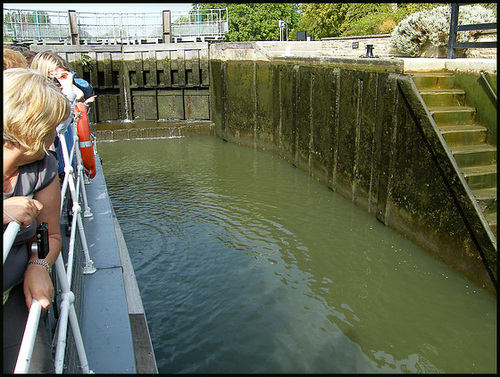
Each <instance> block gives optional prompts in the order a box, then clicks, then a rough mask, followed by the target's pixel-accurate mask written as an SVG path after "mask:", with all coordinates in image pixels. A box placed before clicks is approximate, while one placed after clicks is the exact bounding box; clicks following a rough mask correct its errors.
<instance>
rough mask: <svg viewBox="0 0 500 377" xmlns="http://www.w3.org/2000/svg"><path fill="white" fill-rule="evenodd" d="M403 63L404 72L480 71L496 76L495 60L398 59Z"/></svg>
mask: <svg viewBox="0 0 500 377" xmlns="http://www.w3.org/2000/svg"><path fill="white" fill-rule="evenodd" d="M399 60H402V61H403V63H404V72H405V73H406V72H436V71H455V72H463V73H477V74H479V73H480V72H481V71H483V72H485V73H489V74H493V75H496V74H497V60H496V59H469V58H456V59H442V58H399Z"/></svg>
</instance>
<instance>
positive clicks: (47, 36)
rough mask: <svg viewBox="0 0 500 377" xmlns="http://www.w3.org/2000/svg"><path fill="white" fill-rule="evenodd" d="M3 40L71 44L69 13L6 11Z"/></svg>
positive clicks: (26, 10) (23, 10)
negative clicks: (48, 41)
mask: <svg viewBox="0 0 500 377" xmlns="http://www.w3.org/2000/svg"><path fill="white" fill-rule="evenodd" d="M3 14H4V21H3V38H4V41H5V40H6V38H10V39H12V40H15V41H27V40H31V41H41V40H55V41H59V42H63V43H69V42H70V36H69V33H68V22H69V21H68V12H66V11H40V10H28V9H4V12H3Z"/></svg>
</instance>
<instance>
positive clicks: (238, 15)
mask: <svg viewBox="0 0 500 377" xmlns="http://www.w3.org/2000/svg"><path fill="white" fill-rule="evenodd" d="M226 7H227V8H228V14H229V16H228V17H229V32H228V33H227V34H226V36H225V40H226V41H227V42H233V41H269V40H274V39H279V35H280V34H279V33H280V31H279V26H278V22H279V20H283V21H285V22H286V23H287V24H288V28H289V30H294V28H296V26H297V24H298V20H299V18H300V13H299V12H298V7H297V5H296V4H295V3H194V4H193V8H195V9H214V8H226Z"/></svg>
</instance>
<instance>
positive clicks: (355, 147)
mask: <svg viewBox="0 0 500 377" xmlns="http://www.w3.org/2000/svg"><path fill="white" fill-rule="evenodd" d="M214 48H217V47H214ZM239 55H241V54H239ZM219 56H220V55H219ZM225 56H226V57H228V56H230V54H229V51H225ZM367 60H368V59H334V58H310V59H307V58H281V59H279V58H274V59H273V61H272V62H271V61H263V60H259V61H250V60H239V59H237V58H236V59H230V58H227V59H220V60H211V71H210V73H211V82H212V85H211V92H212V98H213V102H212V120H213V122H214V123H215V133H216V134H217V135H219V136H220V137H222V138H223V139H224V140H227V141H229V142H234V143H238V144H242V145H247V146H251V147H256V148H264V149H269V150H272V151H274V152H275V153H276V154H279V155H280V156H282V157H283V158H284V159H286V160H288V161H289V162H291V163H292V164H293V165H295V166H296V167H298V168H300V169H302V170H304V171H305V172H307V173H308V174H310V175H311V176H313V177H315V178H316V179H318V180H319V181H321V182H323V183H324V184H326V185H328V187H329V188H331V189H332V190H333V191H336V192H338V193H340V194H341V195H342V196H344V197H345V198H347V199H348V200H351V201H352V202H354V203H356V204H357V205H358V206H359V207H361V208H363V209H365V210H366V211H368V212H369V213H371V214H373V215H374V216H375V217H376V218H377V219H379V220H380V221H381V222H383V223H384V224H386V225H388V226H390V227H391V228H393V229H395V230H397V231H398V232H401V233H402V234H404V235H405V236H407V237H408V238H410V239H411V240H413V241H414V242H416V243H417V244H419V245H421V246H422V247H423V248H424V249H426V250H428V251H430V252H431V253H433V254H435V255H437V256H439V257H440V258H441V259H443V260H444V261H446V262H447V263H449V264H450V265H452V266H454V267H455V268H456V269H458V270H459V271H461V272H462V273H463V274H464V275H465V276H467V277H468V278H470V279H471V280H473V281H475V282H477V283H478V284H481V285H483V286H485V287H486V288H487V289H489V290H491V291H495V288H494V285H493V283H492V281H496V249H495V248H493V247H491V243H489V240H488V239H486V238H484V237H485V236H484V233H481V230H480V229H479V228H480V226H481V225H480V220H478V218H477V215H476V214H475V212H474V211H475V210H474V208H471V206H470V203H469V202H468V200H469V198H468V197H467V193H466V192H464V191H463V190H464V189H463V187H462V186H461V183H460V182H459V180H458V179H457V175H456V174H457V172H456V171H454V170H453V166H452V164H450V163H449V161H447V158H448V157H447V156H446V153H445V152H443V151H444V149H443V146H442V145H440V144H439V143H440V141H439V138H438V137H437V136H436V135H437V134H436V133H435V130H433V129H432V127H431V126H430V125H429V123H428V122H427V121H426V120H425V119H426V116H427V115H426V114H425V111H424V110H422V109H423V108H424V107H423V105H422V104H416V105H415V104H412V102H411V101H413V102H415V101H418V98H419V97H418V95H417V94H415V93H414V94H411V93H410V94H411V95H409V94H407V93H405V91H403V89H402V88H403V87H404V88H405V90H407V91H408V90H409V91H410V92H411V90H412V89H411V85H412V81H411V79H409V78H408V77H406V76H404V75H403V74H402V62H400V61H395V60H392V59H391V60H389V59H386V60H382V59H380V60H378V59H377V61H376V62H375V61H374V60H373V59H370V62H366V61H367ZM413 85H414V84H413ZM408 88H410V89H408ZM415 90H416V88H415ZM410 97H411V98H410ZM410 100H411V101H410ZM409 101H410V102H409ZM419 106H420V107H419ZM415 108H418V110H415ZM471 224H472V225H471ZM472 228H477V229H479V230H477V231H476V230H471V229H472Z"/></svg>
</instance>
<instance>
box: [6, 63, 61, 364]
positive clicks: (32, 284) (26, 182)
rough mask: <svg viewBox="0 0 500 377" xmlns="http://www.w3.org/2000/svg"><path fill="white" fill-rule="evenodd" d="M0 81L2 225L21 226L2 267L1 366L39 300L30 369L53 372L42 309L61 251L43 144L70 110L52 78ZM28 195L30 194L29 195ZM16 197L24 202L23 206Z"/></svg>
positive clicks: (55, 184) (10, 75)
mask: <svg viewBox="0 0 500 377" xmlns="http://www.w3.org/2000/svg"><path fill="white" fill-rule="evenodd" d="M3 84H4V93H3V94H4V103H3V105H4V107H3V198H4V229H5V226H6V225H7V224H8V223H9V222H10V221H18V222H19V223H21V225H22V226H21V228H20V231H19V233H18V235H17V237H16V240H15V241H14V244H13V246H12V248H11V250H10V253H9V255H8V257H7V259H6V261H5V263H4V267H3V345H4V351H3V352H4V353H3V364H4V369H3V371H4V373H12V372H13V370H14V366H15V363H16V360H17V354H18V352H19V347H20V343H21V339H22V336H23V331H24V327H25V325H26V319H27V315H28V309H29V308H30V306H31V302H32V300H33V299H36V300H38V301H39V302H40V305H41V306H42V310H43V313H42V314H43V316H42V318H41V319H40V325H39V329H38V333H37V337H36V343H35V348H34V352H33V357H32V361H31V366H30V372H42V373H50V372H52V371H53V368H54V367H53V363H52V361H51V346H50V336H49V334H48V328H47V327H46V325H47V323H46V322H47V316H46V310H47V309H48V308H49V307H50V305H51V300H52V294H53V292H54V287H53V285H52V281H51V278H50V275H49V271H50V268H51V266H52V265H53V264H54V263H55V261H56V259H57V257H58V256H59V252H60V250H61V234H60V225H59V206H60V185H59V180H58V179H55V178H56V177H57V159H56V158H55V156H54V154H53V153H49V152H48V149H49V146H50V145H51V144H52V143H53V141H54V137H55V136H56V127H57V125H59V124H60V123H61V122H62V121H64V120H65V119H67V118H68V116H69V113H70V104H69V102H68V100H67V98H66V97H65V95H64V94H63V93H62V92H61V91H60V90H59V89H58V88H57V87H56V86H55V85H54V84H53V83H50V82H49V81H48V80H47V78H46V77H45V76H43V75H41V74H40V73H39V72H36V71H34V70H30V69H24V68H12V69H7V70H5V71H3ZM29 195H33V199H31V200H28V198H26V197H28V196H29ZM16 201H18V202H19V201H21V202H22V203H23V204H24V205H25V206H26V208H25V210H24V212H23V210H22V206H21V207H20V205H16ZM17 204H19V203H17ZM32 217H36V218H35V219H32ZM42 222H46V223H48V229H49V253H48V255H47V256H46V257H45V258H44V259H38V255H37V254H36V253H31V243H32V242H33V241H34V240H35V239H36V237H35V232H36V227H37V225H39V224H40V223H42Z"/></svg>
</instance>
